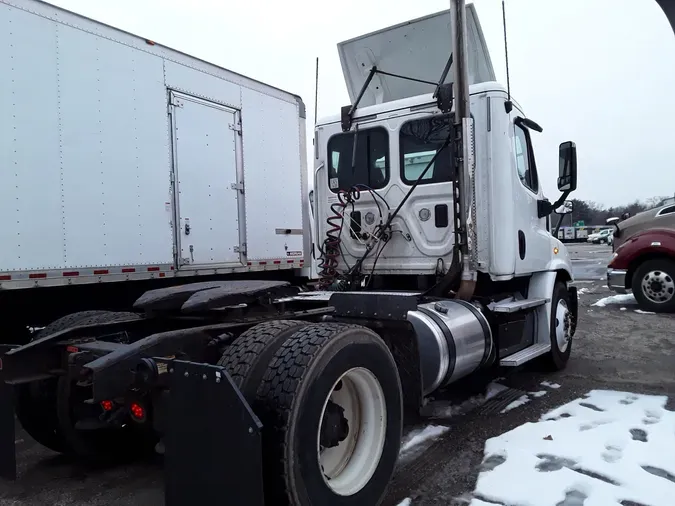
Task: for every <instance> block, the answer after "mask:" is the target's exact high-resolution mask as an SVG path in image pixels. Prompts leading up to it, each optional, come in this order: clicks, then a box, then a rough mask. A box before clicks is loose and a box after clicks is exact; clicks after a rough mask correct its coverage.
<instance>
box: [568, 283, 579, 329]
mask: <svg viewBox="0 0 675 506" xmlns="http://www.w3.org/2000/svg"><path fill="white" fill-rule="evenodd" d="M567 293H568V294H569V296H570V306H571V307H570V311H571V313H572V322H571V323H572V325H571V328H570V335H572V336H574V333H575V332H576V331H577V320H578V318H579V295H578V294H577V287H576V286H570V287H568V288H567Z"/></svg>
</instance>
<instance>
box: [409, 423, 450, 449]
mask: <svg viewBox="0 0 675 506" xmlns="http://www.w3.org/2000/svg"><path fill="white" fill-rule="evenodd" d="M449 429H450V427H445V426H443V425H429V426H427V427H425V428H424V429H421V430H414V431H412V432H411V433H410V434H408V436H407V437H406V439H407V441H406V442H405V443H403V446H401V453H405V452H407V451H410V450H411V449H412V448H414V447H415V446H418V445H421V444H422V443H424V442H425V441H428V440H430V439H436V438H437V437H439V436H442V435H443V434H445V433H446V432H447V431H448V430H449Z"/></svg>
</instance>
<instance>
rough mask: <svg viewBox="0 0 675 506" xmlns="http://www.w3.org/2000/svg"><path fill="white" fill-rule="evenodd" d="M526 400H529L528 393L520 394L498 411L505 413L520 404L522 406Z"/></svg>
mask: <svg viewBox="0 0 675 506" xmlns="http://www.w3.org/2000/svg"><path fill="white" fill-rule="evenodd" d="M528 402H530V396H529V395H521V396H520V397H518V398H517V399H516V400H515V401H513V402H512V403H510V404H508V405H507V406H506V407H505V408H504V409H502V410H501V411H500V413H506V412H508V411H511V410H512V409H516V408H519V407H520V406H524V405H525V404H527V403H528Z"/></svg>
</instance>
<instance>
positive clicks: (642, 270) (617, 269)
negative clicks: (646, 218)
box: [607, 226, 675, 313]
mask: <svg viewBox="0 0 675 506" xmlns="http://www.w3.org/2000/svg"><path fill="white" fill-rule="evenodd" d="M619 231H620V229H619V227H618V226H617V232H619ZM607 285H608V286H609V288H610V290H613V291H615V292H619V293H626V292H627V291H628V290H632V291H633V295H634V296H635V299H636V300H637V302H638V304H639V305H640V307H642V308H643V309H645V310H647V311H653V312H656V313H667V312H675V229H672V228H648V229H645V230H641V231H638V232H636V233H635V234H633V235H632V236H629V237H628V238H626V239H625V240H624V241H622V242H621V243H619V246H618V247H616V249H615V251H614V254H613V255H612V259H611V260H610V262H609V265H608V266H607Z"/></svg>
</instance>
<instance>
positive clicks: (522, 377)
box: [0, 245, 675, 506]
mask: <svg viewBox="0 0 675 506" xmlns="http://www.w3.org/2000/svg"><path fill="white" fill-rule="evenodd" d="M570 249H571V252H572V258H573V260H574V264H575V277H576V278H577V281H576V283H577V286H578V287H579V288H580V289H581V288H583V289H584V290H583V293H582V294H581V295H580V318H579V322H578V330H577V335H576V339H575V341H574V347H573V351H572V359H571V361H570V364H569V366H568V368H567V369H566V370H565V371H562V372H560V373H556V374H553V375H551V374H543V373H541V372H539V371H536V370H527V369H526V370H521V371H517V372H515V373H513V374H511V375H510V376H508V377H507V378H505V379H501V380H500V382H501V383H503V384H505V385H507V386H509V387H511V388H513V389H517V390H522V391H525V392H533V391H540V390H542V389H546V387H542V386H541V382H542V381H544V380H546V381H550V382H556V383H558V384H559V385H560V388H558V389H546V390H547V394H546V395H544V396H543V397H540V398H536V399H533V400H532V401H531V402H529V403H528V404H526V405H524V406H522V407H519V408H517V409H513V410H511V411H508V412H506V413H504V414H500V413H499V410H498V408H499V406H496V408H497V410H496V409H495V405H494V403H495V402H496V401H497V400H499V399H497V400H495V401H493V403H492V405H491V403H490V402H488V403H487V404H484V405H480V403H473V404H472V403H471V402H469V403H468V404H469V405H470V406H478V407H475V408H474V409H473V410H468V412H466V413H465V414H456V415H454V416H452V417H451V418H448V417H447V416H446V417H444V418H440V419H437V420H434V421H433V422H434V423H437V424H442V425H447V426H449V430H448V431H447V432H446V433H445V434H444V435H443V436H441V437H440V438H438V439H435V440H432V441H431V442H430V444H428V445H427V446H420V447H419V450H418V451H413V452H412V453H411V455H408V456H406V457H404V458H403V459H402V460H401V462H400V464H399V469H398V471H397V473H396V476H395V479H394V482H393V483H392V487H391V489H390V492H389V495H388V497H387V499H386V501H385V504H386V505H396V504H398V502H400V501H401V500H403V499H404V498H406V497H410V498H411V499H412V504H413V505H414V506H418V505H448V504H464V502H463V501H462V500H461V499H457V498H458V497H462V496H463V495H465V494H467V493H469V492H471V491H472V490H473V487H474V483H475V479H476V475H477V472H478V468H479V465H480V462H481V460H482V457H483V445H484V442H485V440H486V439H487V438H490V437H493V436H496V435H499V434H501V433H503V432H506V431H508V430H510V429H512V428H514V427H516V426H518V425H521V424H523V423H525V422H527V421H532V420H536V419H538V418H539V416H540V415H541V414H542V413H543V412H545V411H547V410H549V409H552V408H553V407H556V406H559V405H561V404H563V403H565V402H567V401H569V400H571V399H574V398H576V397H579V396H581V395H583V394H584V393H585V392H587V391H589V390H591V389H594V388H602V389H614V390H624V391H630V392H635V393H657V394H662V395H668V396H669V397H670V400H671V401H675V374H674V373H673V369H674V368H675V367H674V364H675V357H674V355H675V317H673V316H663V315H651V314H649V315H647V314H639V313H636V312H634V309H636V307H634V306H629V305H624V306H619V305H609V306H607V307H593V306H592V305H591V304H592V303H593V302H595V301H597V300H599V299H600V298H602V297H605V296H607V295H610V292H609V291H608V290H607V288H606V287H605V286H604V283H605V281H604V275H605V266H606V263H607V260H608V258H609V256H610V254H611V249H610V248H609V247H607V246H597V245H572V246H571V247H570ZM622 307H625V310H621V308H622ZM456 395H459V394H457V393H456ZM670 409H673V404H671V405H670ZM454 411H457V410H456V409H453V412H454ZM428 423H429V422H428V421H425V422H424V423H423V425H426V424H428ZM17 438H18V448H19V472H20V477H19V480H18V481H17V482H16V483H13V484H7V483H0V505H22V506H23V505H44V504H50V505H66V504H68V505H80V506H84V505H91V506H95V505H108V504H115V505H118V506H126V505H128V506H131V505H144V506H145V505H148V506H152V505H157V506H160V505H162V504H163V494H162V476H161V466H160V464H159V462H145V463H140V464H134V465H130V466H122V467H117V468H114V469H99V470H97V469H90V468H86V469H85V468H82V467H79V466H77V465H75V464H74V463H72V462H69V461H67V459H65V458H63V457H62V456H59V455H56V454H53V453H51V452H49V451H47V450H45V449H44V448H42V447H40V446H39V445H37V444H36V443H34V442H33V441H32V440H31V439H30V438H29V437H28V436H27V435H25V433H23V432H22V431H20V432H19V433H18V435H17Z"/></svg>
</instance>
